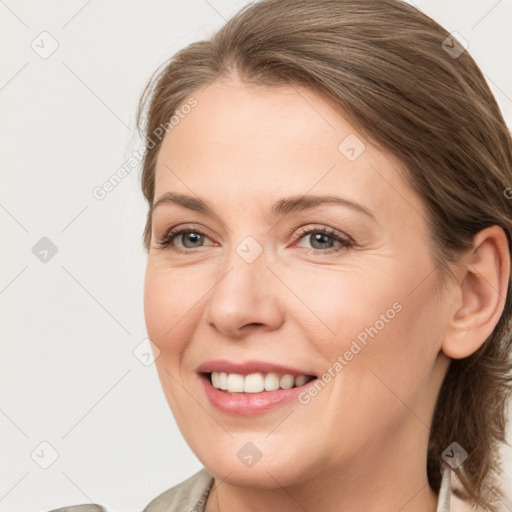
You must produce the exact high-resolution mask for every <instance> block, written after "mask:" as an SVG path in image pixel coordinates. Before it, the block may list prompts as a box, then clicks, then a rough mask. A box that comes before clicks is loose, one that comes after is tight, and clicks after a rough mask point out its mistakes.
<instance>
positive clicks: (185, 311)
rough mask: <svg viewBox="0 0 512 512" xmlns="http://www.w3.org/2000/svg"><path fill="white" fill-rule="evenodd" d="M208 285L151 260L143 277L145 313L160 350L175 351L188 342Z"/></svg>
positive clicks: (149, 328)
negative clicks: (189, 333)
mask: <svg viewBox="0 0 512 512" xmlns="http://www.w3.org/2000/svg"><path fill="white" fill-rule="evenodd" d="M207 289H208V288H207V285H206V284H205V283H204V282H202V284H201V282H199V281H192V280H191V278H190V276H187V275H183V272H180V271H179V270H175V269H170V270H168V269H165V268H160V267H159V266H158V265H156V264H153V265H151V264H148V267H147V269H146V275H145V281H144V316H145V320H146V328H147V332H148V335H149V338H150V339H151V341H153V343H155V344H156V345H157V346H158V347H159V349H160V350H161V352H162V353H163V354H165V353H166V352H169V351H171V352H175V351H178V350H180V349H181V348H182V345H183V344H184V343H185V342H186V336H185V333H186V332H187V329H190V325H193V321H194V319H195V315H197V313H198V311H199V309H200V307H201V305H200V300H201V297H204V295H205V293H206V291H207Z"/></svg>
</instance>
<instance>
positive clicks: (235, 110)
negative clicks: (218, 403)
mask: <svg viewBox="0 0 512 512" xmlns="http://www.w3.org/2000/svg"><path fill="white" fill-rule="evenodd" d="M193 97H194V98H196V99H197V102H198V104H197V106H196V107H195V108H194V109H193V110H192V111H191V112H190V113H189V114H188V115H187V116H185V117H184V119H182V120H181V121H180V123H179V124H178V125H176V126H175V127H174V128H173V129H172V130H171V131H169V132H168V133H167V135H166V136H165V138H164V140H163V143H162V147H161V150H160V153H159V156H158V161H157V166H156V182H155V199H158V198H159V197H160V196H161V195H162V194H164V193H166V192H169V191H174V192H178V193H183V194H188V195H192V196H194V197H200V198H202V199H203V200H205V201H206V202H207V203H208V205H209V206H210V208H211V209H212V211H213V212H214V214H212V215H208V214H206V213H199V212H195V211H192V210H188V209H186V208H184V207H182V206H178V205H174V204H164V205H161V206H159V207H158V208H156V209H155V210H154V212H153V217H152V218H153V231H152V241H151V248H150V250H149V253H148V260H147V269H146V278H145V290H144V309H145V317H146V325H147V330H148V335H149V338H150V339H151V340H152V342H153V343H154V345H155V346H156V347H158V350H159V351H160V352H159V355H158V357H157V359H156V362H155V363H156V367H157V370H158V374H159V378H160V380H161V383H162V386H163V390H164V393H165V396H166V399H167V401H168V403H169V406H170V407H171V410H172V412H173V414H174V417H175V419H176V422H177V424H178V427H179V428H180V430H181V432H182V434H183V436H184V438H185V440H186V442H187V443H188V444H189V446H190V447H191V449H192V450H193V452H194V453H195V454H196V455H197V457H198V458H199V460H200V461H201V462H202V464H203V465H204V466H205V467H206V469H207V470H208V471H209V472H210V473H211V474H212V475H213V476H214V477H215V484H214V489H213V490H212V492H211V493H210V496H209V498H208V501H207V505H206V510H207V512H214V511H217V510H221V511H222V512H230V511H237V512H240V511H261V510H279V511H281V512H292V511H293V512H295V511H299V510H307V511H311V512H313V511H320V510H321V511H323V512H330V511H340V510H350V511H352V512H356V511H363V510H364V511H368V510H371V511H398V510H401V511H402V512H412V511H414V512H418V511H419V512H427V511H428V512H435V509H436V504H437V496H436V495H435V493H434V492H433V491H432V490H431V489H430V487H429V486H428V481H427V474H426V456H427V445H428V437H429V425H430V423H431V417H432V413H433V409H434V405H435V400H436V397H437V395H438V392H439V389H440V386H441V383H442V380H443V378H444V375H445V373H446V371H447V369H448V366H449V361H450V359H449V357H465V356H467V355H469V354H470V353H472V352H473V351H475V350H477V348H478V347H479V346H480V345H481V344H482V343H483V341H484V340H485V338H486V336H488V335H489V334H490V333H491V332H492V329H493V328H494V326H495V324H496V323H497V321H498V319H499V316H500V314H501V311H502V309H503V305H504V297H505V295H506V282H507V276H508V273H509V267H510V262H509V259H508V253H507V250H508V249H507V244H506V239H505V235H504V233H503V231H502V230H501V229H500V228H498V227H491V228H488V229H487V230H484V232H481V233H479V234H478V236H477V237H475V244H474V250H472V251H469V252H468V254H467V255H466V257H465V259H464V260H463V264H461V265H460V266H458V267H457V268H455V269H454V272H455V279H454V280H453V281H450V284H449V286H448V287H447V288H446V289H445V288H442V287H441V285H440V281H439V276H438V272H437V269H436V268H435V266H434V264H433V260H432V256H431V251H430V242H429V238H428V233H427V225H426V213H425V208H424V206H423V204H422V201H421V199H420V198H419V197H418V196H417V195H416V194H415V193H414V192H413V191H412V190H411V189H410V188H409V187H408V186H407V185H406V184H405V183H404V182H403V180H402V179H401V177H400V175H399V174H398V172H397V170H396V168H395V166H394V164H393V162H392V160H391V158H390V157H389V155H387V154H385V153H384V152H382V151H379V150H377V149H376V148H375V147H374V146H372V145H371V144H370V143H369V142H368V141H367V140H365V139H364V137H363V136H362V135H361V134H359V133H358V132H357V131H356V130H355V128H354V127H352V126H351V125H350V124H349V123H348V122H347V121H346V120H345V119H344V118H343V117H342V116H341V115H340V114H339V112H337V111H336V110H335V109H334V108H333V106H332V105H331V104H329V102H328V101H326V100H325V99H323V98H322V97H320V96H318V95H316V94H315V93H312V92H310V91H307V90H305V89H302V88H299V87H297V86H293V87H292V86H288V85H286V86H279V87H273V88H270V87H261V86H259V87H255V86H248V85H246V84H244V83H242V82H241V81H239V80H238V79H237V78H236V77H231V79H230V80H229V81H228V80H225V81H223V82H216V83H214V84H212V85H210V86H208V87H207V88H205V89H202V90H199V91H195V92H194V94H193ZM349 134H355V135H356V136H357V137H358V138H359V139H360V140H361V141H363V142H364V144H365V145H366V149H365V151H364V152H363V153H362V154H361V155H360V156H359V157H358V158H357V159H356V160H355V161H349V160H348V159H347V158H346V157H345V155H344V154H342V153H341V152H340V151H339V150H338V146H339V144H340V142H342V141H343V140H344V139H345V137H347V136H348V135H349ZM296 194H297V195H302V194H336V195H338V196H343V197H345V198H347V199H350V200H351V201H356V202H358V203H360V204H361V205H363V206H364V207H366V208H367V209H369V210H371V212H373V215H374V217H375V218H374V219H373V218H371V217H370V216H367V215H365V214H363V213H361V212H358V211H356V210H354V209H352V208H350V207H346V206H339V205H332V204H323V205H320V206H316V207H315V208H312V209H309V210H305V211H299V212H291V213H288V214H287V215H277V216H275V215H273V214H272V213H271V207H272V205H273V204H274V202H276V201H277V200H278V199H280V198H283V197H287V196H292V195H296ZM188 224H193V226H191V227H190V226H188ZM178 226H183V227H190V231H191V232H192V233H194V232H195V231H194V228H196V229H200V230H201V231H202V232H204V233H205V234H206V237H205V238H204V239H202V240H201V239H200V241H199V242H197V240H196V242H195V243H194V239H193V240H192V242H193V243H192V244H190V241H189V240H190V239H188V238H186V239H185V240H184V238H185V237H183V236H177V237H175V239H174V241H173V242H172V243H171V245H170V246H168V247H167V248H166V249H160V248H158V247H157V246H156V241H157V240H158V239H160V238H161V237H162V236H163V235H164V234H165V232H166V231H167V230H169V228H172V227H178ZM322 226H326V227H329V228H332V229H333V230H335V231H336V233H338V234H340V235H341V236H343V235H345V236H349V237H351V238H352V239H353V240H354V241H355V242H356V246H354V247H351V248H343V246H341V245H340V243H339V242H337V241H335V240H334V239H332V238H330V237H329V238H327V239H326V242H325V240H324V245H322V244H321V243H320V244H319V243H318V242H317V243H315V238H314V236H312V235H311V234H305V235H302V234H301V232H300V231H299V230H300V228H302V227H305V228H308V229H309V228H311V229H312V230H314V228H318V227H322ZM247 236H251V237H253V238H254V239H255V240H257V242H258V243H259V244H260V246H261V249H262V253H261V255H260V256H259V257H258V258H257V259H256V260H255V261H254V262H252V263H247V261H245V260H244V259H243V258H242V257H240V256H239V254H238V253H237V251H236V248H237V246H238V245H239V244H240V243H241V242H242V241H243V240H244V239H245V238H246V237H247ZM300 237H301V238H300ZM187 240H188V241H189V245H188V246H187V247H188V250H189V251H190V252H189V253H188V254H184V253H180V252H178V251H177V249H180V248H181V249H184V248H185V247H184V245H183V244H184V243H187ZM340 247H341V250H340V251H339V252H333V250H336V249H340ZM314 249H317V251H318V253H316V254H315V253H314V252H312V251H313V250H314ZM185 250H186V248H185ZM321 251H324V252H323V253H322V252H321ZM397 302H398V303H400V304H401V305H402V310H401V311H400V312H399V313H397V314H396V315H395V316H394V318H393V319H392V320H390V321H389V322H387V323H386V324H385V327H384V328H382V329H381V330H380V331H379V332H378V334H377V335H376V336H375V337H374V338H373V339H372V338H370V339H369V340H368V344H367V346H366V347H364V349H362V350H361V351H360V352H359V353H358V354H357V355H355V356H354V358H353V359H352V360H351V361H349V362H348V364H347V365H346V366H345V367H344V368H343V370H342V371H340V372H338V373H337V374H336V377H335V378H333V379H332V380H331V381H330V382H329V383H328V384H327V385H326V386H325V388H324V389H322V390H321V392H320V393H318V395H317V396H315V397H314V398H312V399H311V401H310V403H308V404H306V405H303V404H300V403H298V402H297V401H292V402H291V403H289V404H286V405H284V406H281V407H279V408H277V409H275V410H273V411H270V412H268V413H265V414H262V415H260V416H258V417H251V418H244V417H239V416H234V415H228V414H225V413H223V412H220V411H218V410H217V409H215V408H214V407H213V406H212V405H211V404H210V403H209V401H208V399H207V398H206V396H205V394H204V392H203V389H202V387H201V386H200V382H199V380H198V377H197V374H196V368H197V367H198V366H199V364H201V363H203V362H205V361H208V360H211V359H218V358H223V359H228V360H232V361H245V360H248V359H258V360H263V361H270V362H277V363H281V364H285V365H290V366H293V367H296V368H301V369H304V370H305V373H314V374H316V375H322V374H323V373H324V372H325V371H326V370H327V369H328V368H329V367H332V366H333V363H334V362H335V361H336V360H337V357H338V355H343V354H344V353H345V351H346V350H348V349H349V347H350V345H351V343H352V341H353V340H354V339H356V337H357V335H358V334H359V333H361V332H362V331H364V329H365V328H366V327H369V326H373V325H374V324H375V322H376V321H377V320H378V319H379V318H380V315H381V314H383V313H385V312H386V310H388V309H389V308H391V307H392V305H393V304H394V303H397ZM247 442H252V443H253V444H254V445H256V446H257V448H258V449H259V450H260V452H261V453H262V457H261V459H260V460H259V461H258V462H257V463H256V464H255V465H254V466H252V467H250V468H249V467H246V466H245V465H244V464H242V463H241V462H240V460H239V459H238V457H237V452H238V450H239V449H240V448H241V447H242V446H244V445H245V444H246V443H247Z"/></svg>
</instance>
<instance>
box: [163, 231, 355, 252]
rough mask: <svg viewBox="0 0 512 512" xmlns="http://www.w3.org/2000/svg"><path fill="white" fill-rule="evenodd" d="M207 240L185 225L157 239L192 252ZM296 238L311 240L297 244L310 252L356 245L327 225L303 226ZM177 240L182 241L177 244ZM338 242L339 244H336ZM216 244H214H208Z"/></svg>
mask: <svg viewBox="0 0 512 512" xmlns="http://www.w3.org/2000/svg"><path fill="white" fill-rule="evenodd" d="M205 240H210V238H209V237H208V236H207V235H206V233H204V232H203V231H202V230H200V229H197V228H193V227H190V226H185V227H181V228H174V229H170V230H168V231H166V232H165V233H164V234H163V235H162V237H161V238H160V239H158V240H157V241H156V246H157V248H159V249H167V248H169V249H170V250H173V251H176V252H182V253H190V252H194V249H198V248H199V247H204V246H205ZM295 240H298V241H301V240H309V243H310V244H311V245H312V248H307V247H304V246H301V245H298V244H296V246H298V247H302V248H304V249H306V251H307V252H308V253H313V254H331V253H335V252H340V251H343V250H345V249H349V248H351V247H353V246H354V245H355V242H354V241H353V240H352V239H351V238H350V237H348V236H346V235H342V234H341V233H339V232H337V231H336V230H334V229H332V228H328V227H326V226H319V227H310V228H309V229H308V228H301V229H300V230H299V232H298V234H297V236H296V237H295ZM176 241H179V242H181V243H180V244H176ZM335 244H337V246H336V245H335ZM206 245H214V244H206Z"/></svg>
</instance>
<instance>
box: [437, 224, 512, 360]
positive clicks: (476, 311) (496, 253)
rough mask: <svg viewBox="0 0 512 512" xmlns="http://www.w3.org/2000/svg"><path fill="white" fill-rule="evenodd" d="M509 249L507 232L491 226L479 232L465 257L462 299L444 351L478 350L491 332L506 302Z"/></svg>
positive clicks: (464, 354) (467, 353)
mask: <svg viewBox="0 0 512 512" xmlns="http://www.w3.org/2000/svg"><path fill="white" fill-rule="evenodd" d="M509 279H510V252H509V247H508V241H507V237H506V234H505V232H504V231H503V229H502V228H500V227H499V226H491V227H489V228H486V229H483V230H482V231H480V232H479V233H477V234H476V235H475V237H474V239H473V247H472V249H470V250H469V251H468V253H467V254H466V256H465V257H464V260H463V272H462V278H461V281H460V285H459V289H458V290H457V292H458V296H459V297H460V300H459V301H458V303H457V304H456V305H455V307H454V311H453V315H452V316H451V319H450V324H449V325H448V329H447V332H446V336H445V338H444V340H443V344H442V351H443V352H444V354H445V355H447V356H448V357H451V358H453V359H462V358H464V357H468V356H470V355H471V354H473V353H474V352H476V351H477V350H478V349H479V348H480V347H481V346H482V345H483V343H484V342H485V340H486V339H487V338H488V337H489V336H490V335H491V333H492V331H493V330H494V328H495V326H496V324H497V323H498V320H499V319H500V316H501V314H502V312H503V308H504V306H505V299H506V295H507V290H508V283H509Z"/></svg>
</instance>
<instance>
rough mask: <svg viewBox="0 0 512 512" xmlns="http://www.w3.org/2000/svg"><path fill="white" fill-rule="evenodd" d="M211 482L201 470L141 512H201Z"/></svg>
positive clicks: (207, 474)
mask: <svg viewBox="0 0 512 512" xmlns="http://www.w3.org/2000/svg"><path fill="white" fill-rule="evenodd" d="M213 482H214V477H213V476H212V475H211V474H210V473H208V471H207V470H206V468H202V469H200V470H199V471H198V472H197V473H195V474H193V475H192V476H191V477H189V478H187V479H186V480H184V481H183V482H181V483H179V484H177V485H175V486H174V487H171V488H170V489H167V491H164V492H163V493H162V494H159V495H158V496H157V497H156V498H154V499H153V500H152V501H151V502H150V503H149V504H148V505H147V506H146V508H145V509H144V510H143V512H174V511H179V512H203V511H204V508H205V505H206V500H207V499H208V495H209V494H210V490H211V488H212V485H213ZM72 512H74V511H72ZM80 512H81V511H80Z"/></svg>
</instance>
